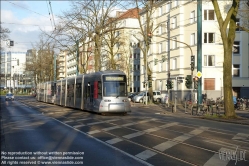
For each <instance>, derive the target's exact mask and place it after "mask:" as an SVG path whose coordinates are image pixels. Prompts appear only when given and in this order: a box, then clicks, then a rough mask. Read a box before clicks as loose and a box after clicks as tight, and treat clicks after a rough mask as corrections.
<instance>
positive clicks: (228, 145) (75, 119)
mask: <svg viewBox="0 0 249 166" xmlns="http://www.w3.org/2000/svg"><path fill="white" fill-rule="evenodd" d="M39 104H40V105H41V103H39ZM42 104H44V105H50V104H46V103H42ZM37 108H39V107H37ZM39 109H40V110H43V111H44V114H45V115H48V116H50V115H52V114H49V111H48V110H47V109H48V108H39ZM65 111H71V110H65ZM60 113H64V110H63V111H60V112H55V114H60ZM55 114H53V115H55ZM77 114H79V115H82V114H83V116H85V115H87V114H88V112H83V111H82V112H79V113H77ZM63 117H64V118H65V119H68V120H67V121H60V120H59V121H60V122H61V123H63V124H67V125H69V126H71V127H72V128H74V129H75V130H79V131H81V130H80V128H81V127H84V126H91V129H92V130H93V131H94V130H99V131H100V132H103V133H105V134H109V135H112V136H114V137H115V138H118V139H122V140H125V141H127V142H129V143H132V144H135V145H138V146H141V147H143V148H145V149H148V150H150V151H152V152H155V153H157V154H161V155H164V156H166V157H170V158H172V159H174V160H178V161H180V162H183V163H186V164H189V165H199V164H196V163H193V162H191V161H187V160H184V159H183V158H181V157H176V156H173V155H170V154H167V153H165V152H162V151H160V150H157V149H155V148H152V147H149V146H146V145H143V144H140V143H137V142H135V141H132V140H131V139H127V138H125V137H124V136H119V135H115V134H113V133H112V132H110V131H111V130H105V129H101V128H98V127H96V126H95V125H98V124H101V123H86V124H84V120H79V119H78V117H69V116H63ZM52 118H55V119H56V117H52ZM106 118H107V117H100V118H95V117H92V118H88V120H91V119H95V120H97V121H100V122H103V123H108V124H111V125H113V126H116V127H119V128H125V129H129V130H132V131H134V132H144V133H145V134H148V135H150V136H153V137H157V138H161V139H165V141H171V142H175V143H177V144H183V145H186V146H190V147H193V148H196V149H200V150H203V151H208V152H211V153H213V154H218V153H219V152H218V151H214V150H212V149H208V148H203V147H202V146H196V145H193V144H189V143H185V142H184V141H177V140H175V139H170V138H167V137H163V136H160V135H156V134H152V133H151V132H146V131H144V130H137V129H134V128H132V127H129V126H132V125H136V124H142V123H147V122H149V121H157V122H161V123H162V124H163V125H162V126H164V125H165V124H166V123H168V122H172V121H170V120H163V121H162V120H158V119H156V118H154V119H151V117H143V119H142V118H141V121H139V122H131V123H130V122H128V123H127V124H124V125H117V124H116V123H114V122H115V121H111V120H105V119H106ZM115 118H116V117H115ZM144 118H147V119H148V120H144ZM86 119H87V118H86ZM130 119H132V117H131V118H130ZM57 120H58V119H57ZM118 120H124V121H129V117H128V118H127V117H125V118H120V119H118ZM118 120H116V121H118ZM69 122H74V123H78V125H82V126H80V127H74V126H73V125H70V124H68V123H69ZM177 125H178V126H180V127H181V126H182V127H189V128H191V129H192V130H195V129H197V128H198V127H200V126H196V125H189V124H184V123H179V124H177ZM156 127H157V128H159V129H164V130H167V131H171V132H176V133H179V134H182V135H184V134H189V133H186V132H182V131H176V130H172V129H167V128H163V127H162V128H160V126H151V128H156ZM148 130H149V129H148ZM206 131H211V132H213V133H219V134H226V135H229V136H234V134H236V133H235V132H234V133H233V132H230V131H226V130H217V129H216V130H215V131H212V128H208V129H207V130H206ZM81 132H83V131H81ZM84 133H85V134H87V135H89V136H91V137H94V134H95V133H94V132H92V133H91V134H89V133H87V132H84ZM190 135H191V134H190ZM192 137H197V138H199V139H201V140H205V141H207V142H208V143H212V144H216V145H219V146H221V147H222V148H224V147H225V148H231V146H234V147H236V146H237V145H238V144H236V143H242V144H244V145H245V146H244V147H243V148H240V150H247V151H248V149H249V148H247V147H249V142H244V141H240V140H231V141H232V142H234V143H229V142H224V141H226V140H214V139H211V138H205V137H203V136H198V135H192ZM192 137H190V138H192ZM95 139H98V138H96V137H95ZM98 140H99V141H101V142H103V141H102V140H100V139H98ZM228 140H229V139H228ZM105 143H106V142H105ZM110 145H111V144H110ZM111 146H112V145H111ZM120 150H121V151H122V149H120Z"/></svg>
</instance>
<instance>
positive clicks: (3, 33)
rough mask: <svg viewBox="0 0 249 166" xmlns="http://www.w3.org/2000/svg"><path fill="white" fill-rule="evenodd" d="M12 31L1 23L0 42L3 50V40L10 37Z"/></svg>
mask: <svg viewBox="0 0 249 166" xmlns="http://www.w3.org/2000/svg"><path fill="white" fill-rule="evenodd" d="M9 33H10V30H9V29H8V28H4V27H2V25H1V24H0V35H1V36H0V38H1V42H0V50H3V49H4V48H3V47H2V41H4V40H6V39H7V38H8V34H9Z"/></svg>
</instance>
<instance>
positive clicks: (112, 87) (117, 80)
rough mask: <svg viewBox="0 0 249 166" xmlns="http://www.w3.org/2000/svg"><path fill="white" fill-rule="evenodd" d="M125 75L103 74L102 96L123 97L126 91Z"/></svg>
mask: <svg viewBox="0 0 249 166" xmlns="http://www.w3.org/2000/svg"><path fill="white" fill-rule="evenodd" d="M125 81H126V79H125V76H104V82H103V93H104V94H103V96H109V97H125V96H127V92H126V82H125Z"/></svg>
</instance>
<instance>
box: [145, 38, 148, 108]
mask: <svg viewBox="0 0 249 166" xmlns="http://www.w3.org/2000/svg"><path fill="white" fill-rule="evenodd" d="M147 42H148V35H146V41H145V57H144V58H145V74H144V82H146V83H145V105H147V101H148V99H147V90H148V88H147V86H148V83H149V82H148V73H147V54H148V49H147V44H148V43H147ZM145 80H146V81H145Z"/></svg>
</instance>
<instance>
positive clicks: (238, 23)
mask: <svg viewBox="0 0 249 166" xmlns="http://www.w3.org/2000/svg"><path fill="white" fill-rule="evenodd" d="M236 25H237V26H238V28H236V31H240V30H241V28H239V26H240V19H239V18H236Z"/></svg>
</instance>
